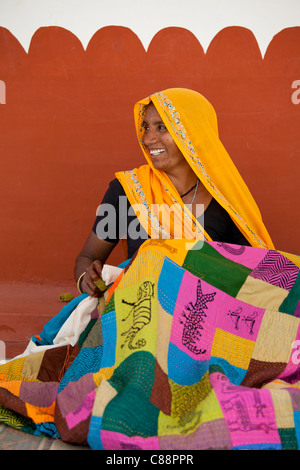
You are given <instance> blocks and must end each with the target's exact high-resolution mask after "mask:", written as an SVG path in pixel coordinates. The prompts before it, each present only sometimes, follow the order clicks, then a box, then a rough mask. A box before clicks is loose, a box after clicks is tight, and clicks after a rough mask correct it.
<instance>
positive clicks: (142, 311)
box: [121, 281, 154, 349]
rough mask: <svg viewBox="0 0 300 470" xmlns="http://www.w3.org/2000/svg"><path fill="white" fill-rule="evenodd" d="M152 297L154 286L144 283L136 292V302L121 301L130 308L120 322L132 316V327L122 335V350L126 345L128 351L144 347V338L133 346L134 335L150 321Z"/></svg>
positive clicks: (150, 283) (148, 282)
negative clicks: (123, 337) (123, 338)
mask: <svg viewBox="0 0 300 470" xmlns="http://www.w3.org/2000/svg"><path fill="white" fill-rule="evenodd" d="M153 297H154V284H153V283H152V282H150V281H145V282H143V284H142V285H141V286H140V288H139V289H138V292H137V300H136V302H127V301H126V300H124V299H123V300H122V303H123V304H126V305H130V306H131V307H132V308H131V309H130V310H129V313H128V315H127V316H126V317H124V318H122V321H126V320H127V319H128V317H129V316H130V315H131V316H132V321H133V324H132V326H131V327H130V328H129V329H128V330H127V331H124V332H123V333H122V336H126V337H125V341H124V343H123V344H122V345H121V347H122V348H123V347H124V346H125V345H126V344H128V347H129V349H139V348H142V347H144V346H145V345H146V340H145V339H144V338H141V339H139V340H138V341H136V343H135V344H133V341H134V339H135V337H136V335H137V334H138V333H139V331H141V329H142V328H144V326H146V325H148V324H149V323H150V321H151V300H152V298H153Z"/></svg>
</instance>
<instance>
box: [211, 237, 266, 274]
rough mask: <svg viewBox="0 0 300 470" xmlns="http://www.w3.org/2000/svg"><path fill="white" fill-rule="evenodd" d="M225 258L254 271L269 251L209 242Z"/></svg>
mask: <svg viewBox="0 0 300 470" xmlns="http://www.w3.org/2000/svg"><path fill="white" fill-rule="evenodd" d="M207 243H209V244H210V245H211V246H212V247H213V248H214V249H215V250H216V251H218V253H220V254H221V255H222V256H224V258H227V259H230V260H231V261H234V262H235V263H238V264H241V265H242V266H246V268H249V269H254V268H255V267H256V266H257V265H258V264H259V263H260V262H261V260H262V259H263V258H264V257H265V256H266V254H267V252H268V250H267V249H264V248H254V247H251V246H240V245H231V244H229V243H221V242H207Z"/></svg>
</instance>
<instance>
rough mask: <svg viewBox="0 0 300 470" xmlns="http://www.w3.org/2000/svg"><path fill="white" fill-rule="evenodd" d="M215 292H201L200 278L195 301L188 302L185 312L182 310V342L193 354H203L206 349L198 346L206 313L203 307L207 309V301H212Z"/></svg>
mask: <svg viewBox="0 0 300 470" xmlns="http://www.w3.org/2000/svg"><path fill="white" fill-rule="evenodd" d="M215 295H216V292H212V293H210V294H203V293H202V286H201V280H200V279H199V280H198V284H197V297H196V302H195V303H194V304H193V303H192V302H190V303H189V304H188V305H186V306H185V309H186V312H182V315H183V317H184V318H185V321H180V323H184V327H183V332H182V344H183V345H184V346H186V347H187V348H188V349H189V350H190V351H191V352H192V353H194V354H204V353H205V352H206V349H201V348H199V347H198V341H199V340H200V338H201V330H203V326H202V324H203V323H204V318H205V317H206V313H205V312H204V309H207V305H206V304H207V303H208V302H213V300H214V297H215Z"/></svg>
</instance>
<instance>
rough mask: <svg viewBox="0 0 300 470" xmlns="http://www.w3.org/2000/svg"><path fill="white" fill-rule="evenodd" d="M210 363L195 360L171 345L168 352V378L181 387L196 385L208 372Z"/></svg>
mask: <svg viewBox="0 0 300 470" xmlns="http://www.w3.org/2000/svg"><path fill="white" fill-rule="evenodd" d="M208 368H209V361H199V360H196V359H193V358H192V357H191V356H189V355H188V354H186V353H184V352H183V351H181V350H180V349H179V348H178V347H177V346H176V345H175V344H172V343H170V345H169V352H168V377H169V379H171V380H173V381H174V382H176V383H177V384H179V385H194V384H196V383H197V382H200V380H201V379H202V377H203V375H204V374H205V372H207V371H208Z"/></svg>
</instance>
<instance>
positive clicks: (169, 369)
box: [0, 240, 300, 450]
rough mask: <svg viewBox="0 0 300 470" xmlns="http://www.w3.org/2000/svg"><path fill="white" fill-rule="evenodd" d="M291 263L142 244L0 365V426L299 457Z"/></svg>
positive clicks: (295, 273)
mask: <svg viewBox="0 0 300 470" xmlns="http://www.w3.org/2000/svg"><path fill="white" fill-rule="evenodd" d="M299 260H300V258H298V257H297V256H293V255H290V254H287V253H282V252H279V251H275V250H265V249H260V248H252V247H244V246H237V245H228V244H224V243H217V242H204V243H198V244H194V245H193V244H188V246H187V243H186V242H185V241H183V240H162V241H159V240H148V241H146V242H145V243H144V244H143V245H142V247H141V249H140V250H139V251H138V253H137V254H136V256H135V257H134V258H132V259H131V260H130V262H129V263H128V264H127V266H126V267H125V268H124V269H123V271H122V273H121V275H120V276H119V277H118V278H117V279H116V281H115V282H114V283H113V284H111V285H110V286H109V288H108V290H107V291H106V292H105V295H104V296H103V297H102V298H101V299H94V298H91V297H88V296H87V295H84V294H83V295H81V296H79V297H78V298H76V299H73V300H72V301H71V302H70V303H69V304H67V305H66V306H65V307H63V309H62V310H61V312H59V314H58V315H56V316H54V317H53V318H52V319H51V320H50V321H49V322H48V323H47V324H46V325H45V327H44V329H43V331H42V332H41V333H40V334H38V335H36V336H34V337H32V338H31V340H30V342H29V344H28V347H27V349H26V351H24V353H23V354H22V355H21V356H18V357H16V358H14V359H12V360H9V361H7V362H5V363H3V364H2V365H0V421H2V422H5V423H7V424H9V425H11V426H13V427H15V428H17V429H22V430H23V431H25V432H28V433H31V434H36V435H43V436H48V437H49V436H50V437H52V438H54V439H62V440H63V441H65V442H68V443H72V444H78V445H87V446H89V447H90V448H92V449H109V450H119V449H131V450H132V449H143V450H173V449H176V450H185V449H189V450H193V449H195V450H196V449H298V448H299V447H300V368H299V362H300V329H299V323H300V274H299V266H300V263H299Z"/></svg>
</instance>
